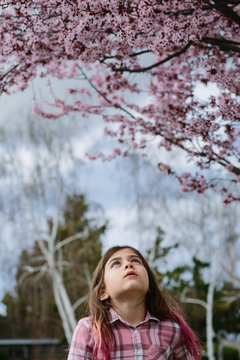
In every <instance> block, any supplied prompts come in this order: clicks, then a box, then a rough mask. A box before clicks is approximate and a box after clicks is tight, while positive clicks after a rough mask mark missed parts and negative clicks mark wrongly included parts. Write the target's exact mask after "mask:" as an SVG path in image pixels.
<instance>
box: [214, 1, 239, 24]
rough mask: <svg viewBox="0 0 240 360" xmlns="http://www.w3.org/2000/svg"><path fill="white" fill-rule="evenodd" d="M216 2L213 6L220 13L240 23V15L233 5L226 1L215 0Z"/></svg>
mask: <svg viewBox="0 0 240 360" xmlns="http://www.w3.org/2000/svg"><path fill="white" fill-rule="evenodd" d="M214 3H215V5H213V7H214V8H215V9H216V10H217V11H218V12H219V13H220V14H222V15H223V16H224V17H226V18H228V19H230V20H232V21H234V22H235V23H236V24H238V25H240V16H239V15H238V14H237V13H236V12H235V11H234V10H233V9H232V8H231V7H229V6H227V4H226V1H223V0H215V1H214Z"/></svg>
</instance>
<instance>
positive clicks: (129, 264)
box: [125, 262, 133, 269]
mask: <svg viewBox="0 0 240 360" xmlns="http://www.w3.org/2000/svg"><path fill="white" fill-rule="evenodd" d="M128 267H129V268H132V267H133V266H132V263H131V262H127V263H126V264H125V269H127V268H128Z"/></svg>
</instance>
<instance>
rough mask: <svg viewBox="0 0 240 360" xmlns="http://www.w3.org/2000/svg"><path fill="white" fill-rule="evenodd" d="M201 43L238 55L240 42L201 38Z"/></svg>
mask: <svg viewBox="0 0 240 360" xmlns="http://www.w3.org/2000/svg"><path fill="white" fill-rule="evenodd" d="M201 40H202V41H203V42H205V43H207V44H211V45H216V46H218V47H219V48H220V49H221V50H224V51H235V52H238V53H240V42H237V41H233V40H227V39H217V38H211V37H205V36H204V37H202V39H201Z"/></svg>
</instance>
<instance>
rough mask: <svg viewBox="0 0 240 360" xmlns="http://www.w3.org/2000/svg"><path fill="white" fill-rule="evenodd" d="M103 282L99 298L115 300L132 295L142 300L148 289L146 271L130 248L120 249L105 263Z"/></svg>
mask: <svg viewBox="0 0 240 360" xmlns="http://www.w3.org/2000/svg"><path fill="white" fill-rule="evenodd" d="M104 284H105V287H104V289H103V290H102V291H101V294H100V299H101V300H106V299H110V300H111V302H115V301H124V300H129V299H130V298H134V297H135V298H136V299H139V300H140V299H142V300H143V299H145V297H146V293H147V291H148V289H149V279H148V273H147V270H146V269H145V267H144V265H143V263H142V260H141V258H140V257H139V256H138V255H137V254H136V253H135V252H134V251H133V250H132V249H128V248H126V249H121V250H119V251H117V252H115V253H114V254H113V255H112V256H111V257H110V259H109V260H108V261H107V263H106V265H105V269H104ZM129 297H130V298H129Z"/></svg>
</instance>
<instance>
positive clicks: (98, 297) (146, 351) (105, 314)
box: [68, 246, 201, 360]
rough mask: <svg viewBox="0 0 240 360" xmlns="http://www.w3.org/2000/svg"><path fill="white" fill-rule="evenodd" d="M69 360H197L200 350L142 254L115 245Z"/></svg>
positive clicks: (98, 278) (95, 278)
mask: <svg viewBox="0 0 240 360" xmlns="http://www.w3.org/2000/svg"><path fill="white" fill-rule="evenodd" d="M89 309H90V313H91V316H89V317H86V318H83V319H81V320H80V321H79V323H78V325H77V327H76V329H75V331H74V334H73V338H72V343H71V346H70V350H69V356H68V360H80V359H97V360H110V359H121V360H124V359H129V360H141V359H151V360H154V359H155V360H157V359H159V360H161V359H162V360H164V359H179V360H193V359H195V360H196V359H200V358H201V346H200V344H199V342H198V340H197V338H196V336H195V335H194V333H193V331H192V330H191V329H190V328H189V326H188V325H187V324H186V322H185V321H184V320H183V318H182V317H181V315H180V314H179V311H178V310H177V309H176V304H175V303H174V302H173V300H172V299H167V298H166V296H165V295H163V293H162V292H161V290H160V288H159V286H158V284H157V281H156V279H155V276H154V274H153V272H152V270H151V269H150V267H149V265H148V263H147V261H146V260H145V259H144V257H143V256H142V255H141V253H140V252H139V251H138V250H136V249H134V248H133V247H131V246H114V247H112V248H110V249H109V250H108V251H107V252H106V253H105V255H104V256H103V257H102V259H101V260H100V262H99V264H98V266H97V268H96V270H95V273H94V276H93V282H92V290H91V295H90V300H89Z"/></svg>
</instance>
